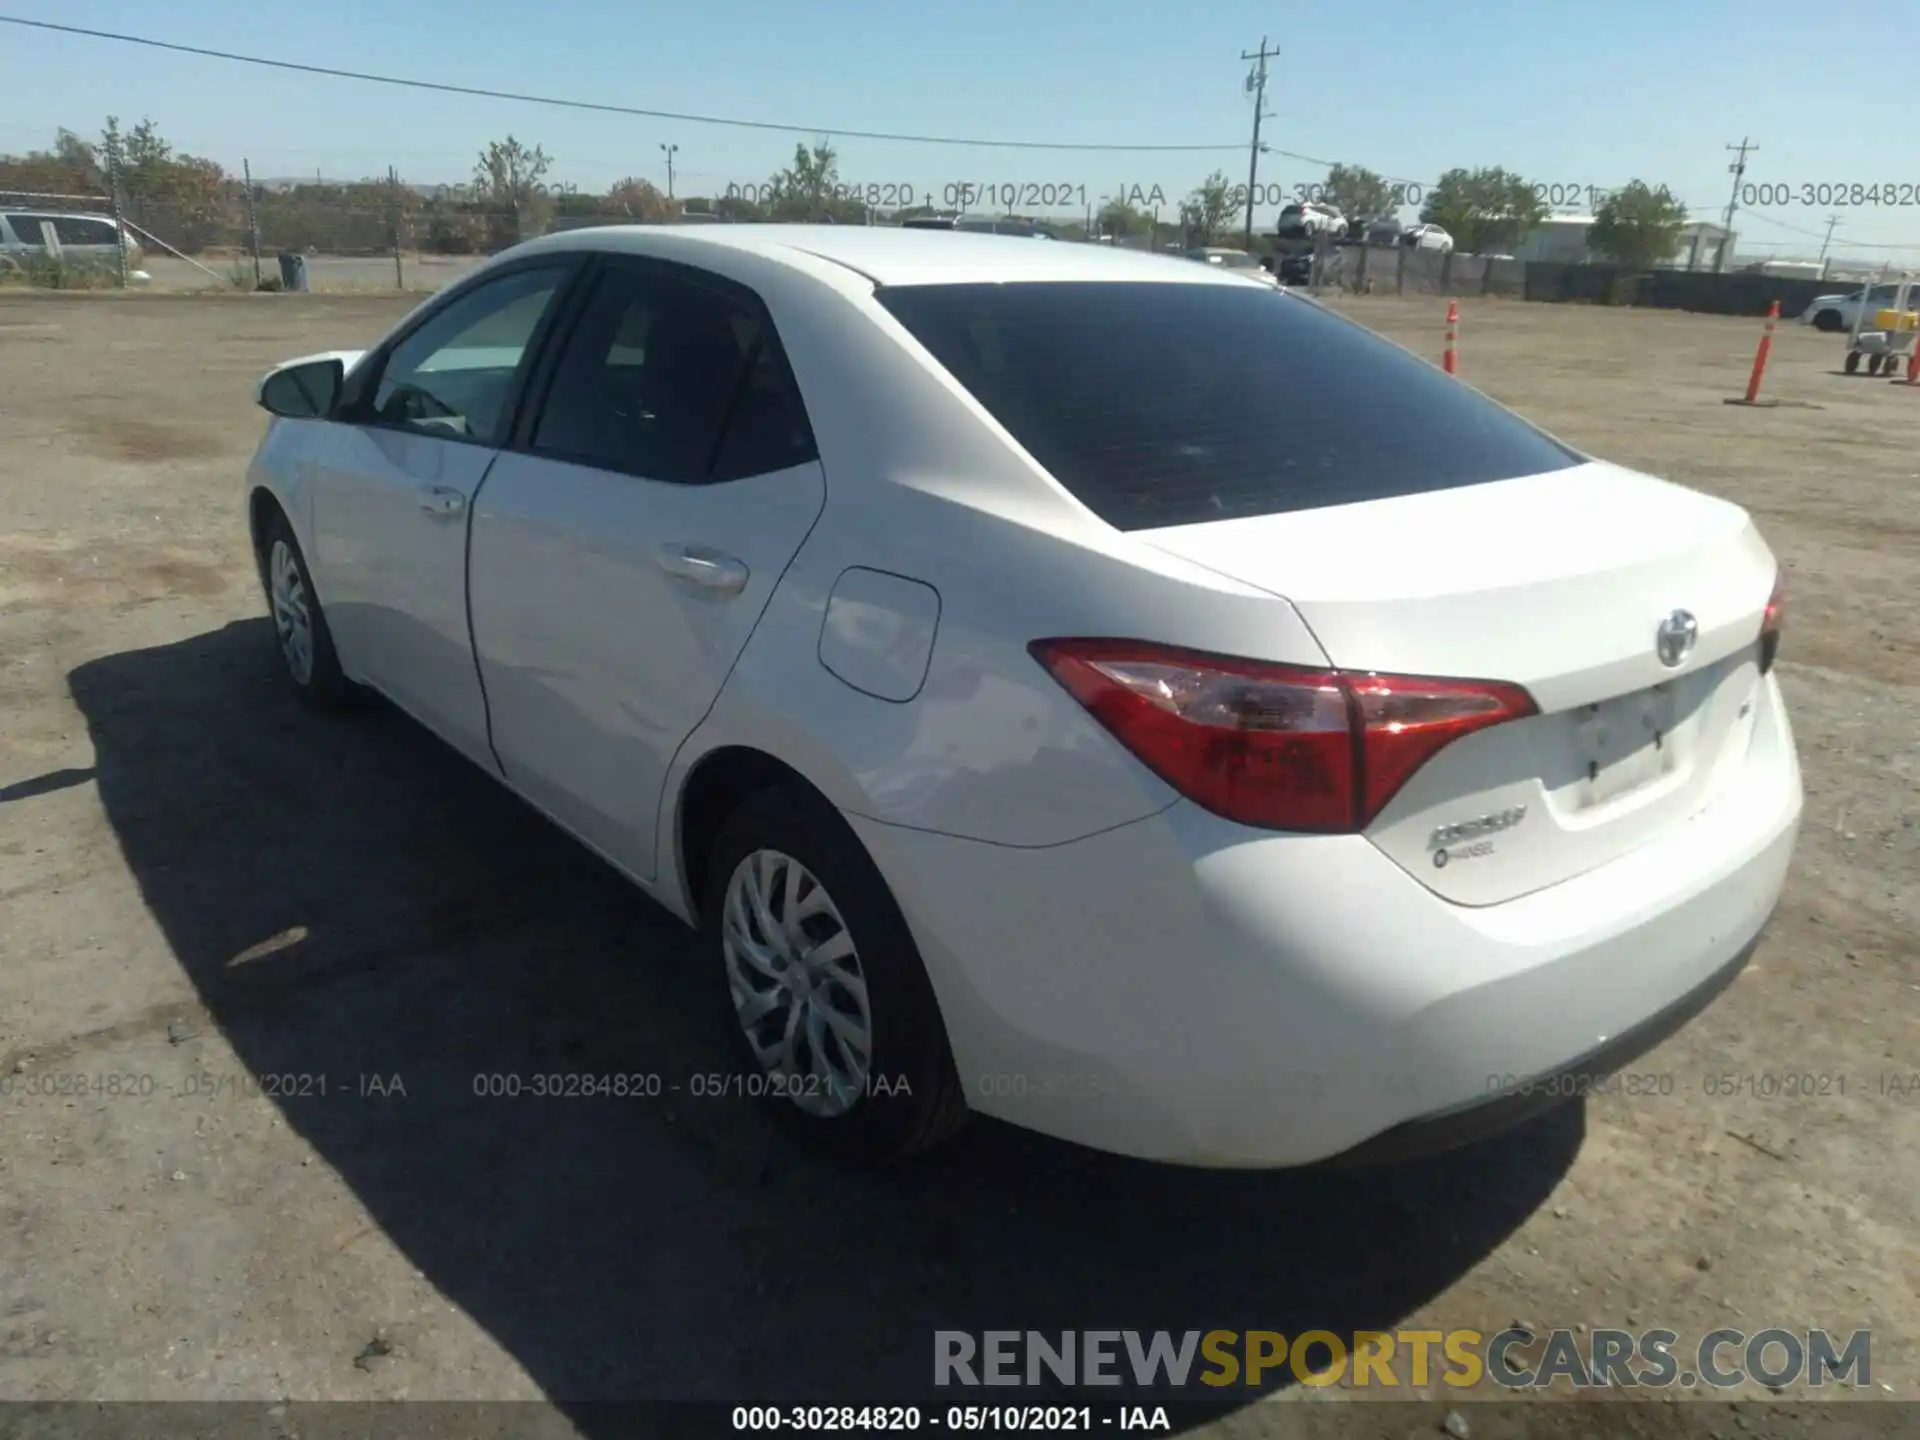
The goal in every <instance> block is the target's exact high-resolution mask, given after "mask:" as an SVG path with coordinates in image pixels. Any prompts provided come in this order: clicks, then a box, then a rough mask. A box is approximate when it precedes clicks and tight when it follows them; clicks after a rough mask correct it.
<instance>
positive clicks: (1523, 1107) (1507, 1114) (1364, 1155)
mask: <svg viewBox="0 0 1920 1440" xmlns="http://www.w3.org/2000/svg"><path fill="white" fill-rule="evenodd" d="M1759 947H1760V936H1758V935H1756V936H1754V938H1753V939H1751V940H1749V941H1748V942H1747V943H1746V944H1745V945H1744V946H1742V947H1741V948H1740V950H1739V951H1738V953H1736V954H1735V955H1734V957H1733V959H1731V960H1729V961H1728V962H1727V963H1726V964H1725V965H1723V966H1721V967H1720V968H1719V969H1718V970H1716V971H1714V972H1713V974H1711V975H1709V976H1708V977H1707V978H1706V979H1705V980H1704V981H1703V982H1701V983H1700V984H1699V985H1698V986H1696V987H1695V988H1694V989H1692V990H1690V991H1688V992H1687V993H1686V994H1685V995H1683V996H1681V997H1680V998H1679V999H1678V1000H1677V1001H1675V1002H1674V1003H1673V1004H1672V1005H1669V1006H1668V1007H1667V1008H1666V1009H1665V1010H1662V1011H1660V1012H1659V1013H1658V1014H1656V1015H1652V1016H1649V1017H1648V1018H1647V1019H1645V1020H1643V1021H1641V1022H1640V1024H1638V1025H1636V1026H1634V1027H1633V1028H1632V1029H1631V1030H1628V1031H1627V1032H1626V1033H1625V1034H1622V1035H1619V1036H1616V1037H1615V1038H1614V1039H1613V1040H1611V1041H1609V1042H1607V1043H1606V1044H1605V1045H1602V1046H1600V1047H1599V1048H1598V1049H1595V1050H1590V1051H1588V1052H1587V1053H1586V1054H1585V1055H1582V1056H1580V1057H1578V1058H1577V1059H1574V1060H1570V1061H1568V1062H1567V1063H1566V1064H1565V1065H1562V1066H1560V1067H1559V1068H1557V1069H1555V1070H1553V1071H1551V1072H1548V1073H1546V1074H1542V1075H1530V1076H1527V1077H1526V1078H1524V1079H1520V1080H1514V1081H1507V1080H1506V1079H1505V1077H1502V1081H1501V1085H1500V1090H1499V1093H1498V1094H1496V1095H1495V1096H1494V1097H1493V1098H1492V1099H1490V1100H1470V1101H1468V1102H1467V1103H1466V1104H1464V1105H1459V1106H1456V1107H1454V1108H1452V1109H1450V1110H1442V1111H1440V1112H1438V1113H1437V1114H1432V1115H1422V1116H1420V1117H1419V1118H1418V1119H1414V1120H1403V1121H1401V1122H1400V1124H1398V1125H1396V1126H1394V1127H1393V1128H1392V1129H1391V1130H1386V1131H1383V1132H1381V1133H1380V1134H1378V1135H1376V1136H1374V1137H1373V1138H1372V1139H1371V1140H1366V1141H1362V1142H1361V1143H1360V1144H1358V1145H1356V1146H1354V1147H1353V1148H1352V1149H1350V1150H1343V1151H1341V1152H1340V1153H1339V1154H1338V1155H1334V1156H1331V1157H1330V1158H1329V1159H1327V1160H1326V1161H1325V1162H1324V1163H1325V1164H1326V1165H1327V1166H1328V1167H1329V1168H1335V1167H1340V1168H1344V1167H1348V1166H1354V1167H1359V1166H1367V1165H1388V1164H1397V1163H1399V1162H1401V1161H1404V1160H1418V1159H1420V1158H1422V1157H1424V1156H1428V1155H1439V1154H1444V1153H1445V1152H1446V1151H1449V1150H1457V1149H1459V1148H1460V1147H1461V1146H1463V1145H1471V1144H1472V1143H1473V1142H1474V1141H1476V1140H1484V1139H1486V1138H1487V1137H1489V1136H1492V1135H1498V1134H1500V1133H1502V1132H1503V1131H1506V1130H1511V1129H1513V1128H1514V1127H1515V1126H1517V1125H1523V1124H1525V1123H1526V1122H1527V1121H1529V1120H1532V1119H1534V1118H1536V1117H1537V1116H1540V1115H1544V1114H1546V1113H1547V1112H1549V1111H1551V1110H1555V1109H1558V1108H1559V1107H1560V1106H1562V1105H1564V1104H1566V1103H1567V1102H1568V1101H1569V1100H1573V1099H1579V1098H1582V1097H1583V1096H1585V1095H1587V1094H1590V1093H1592V1092H1593V1091H1594V1089H1595V1087H1596V1086H1597V1085H1599V1084H1600V1083H1601V1082H1603V1081H1605V1080H1606V1079H1608V1078H1609V1077H1611V1076H1614V1075H1617V1074H1618V1073H1619V1072H1620V1071H1622V1070H1624V1069H1625V1068H1626V1067H1627V1066H1628V1065H1631V1064H1632V1063H1633V1062H1634V1061H1636V1060H1638V1059H1639V1058H1640V1057H1641V1056H1643V1055H1645V1054H1646V1053H1647V1052H1648V1051H1650V1050H1652V1049H1654V1048H1655V1047H1656V1046H1658V1045H1659V1044H1660V1043H1661V1042H1662V1041H1664V1040H1666V1039H1668V1038H1669V1037H1671V1036H1672V1035H1674V1034H1675V1033H1676V1032H1678V1031H1679V1030H1680V1029H1682V1028H1683V1027H1684V1026H1685V1025H1686V1024H1687V1022H1688V1021H1690V1020H1692V1019H1693V1018H1694V1016H1696V1015H1698V1014H1699V1013H1700V1012H1701V1011H1703V1010H1705V1009H1706V1008H1707V1007H1708V1006H1709V1005H1711V1004H1712V1003H1713V1002H1714V1001H1715V1000H1717V999H1719V997H1720V995H1721V993H1722V992H1723V991H1724V990H1726V988H1727V987H1728V986H1730V985H1731V984H1733V982H1734V981H1735V980H1737V979H1739V978H1740V972H1741V971H1743V970H1745V969H1746V968H1747V962H1748V961H1749V960H1751V959H1752V958H1753V952H1754V951H1755V950H1757V949H1758V948H1759Z"/></svg>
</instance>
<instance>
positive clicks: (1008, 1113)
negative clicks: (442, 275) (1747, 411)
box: [246, 225, 1801, 1166]
mask: <svg viewBox="0 0 1920 1440" xmlns="http://www.w3.org/2000/svg"><path fill="white" fill-rule="evenodd" d="M1222 356H1232V357H1233V363H1232V364H1227V365H1223V364H1222V363H1221V357H1222ZM260 400H261V402H262V404H263V405H264V406H265V407H266V408H267V409H268V410H269V411H270V412H272V414H273V415H274V417H275V418H274V419H273V420H272V422H271V423H270V425H269V427H268V430H267V433H266V436H265V438H264V439H263V440H262V442H261V445H260V448H259V452H258V455H257V457H256V458H255V460H254V462H253V465H252V467H251V470H250V472H249V474H248V477H247V481H246V515H247V518H248V523H249V525H250V528H251V534H252V539H253V545H254V550H255V553H256V555H257V556H258V559H259V566H260V573H261V577H262V580H263V582H264V585H265V588H266V592H267V597H268V601H269V604H270V608H271V611H272V614H273V617H274V622H275V625H276V628H277V631H278V635H279V641H280V649H281V651H282V653H283V655H284V658H285V664H286V668H287V671H288V674H289V675H290V677H291V682H292V684H293V685H294V687H296V688H297V690H298V691H299V693H300V694H301V695H302V696H304V697H306V698H307V699H309V700H310V701H312V702H315V703H318V704H323V705H325V704H333V703H336V702H339V701H341V700H343V699H345V698H347V697H348V696H349V695H350V694H351V693H352V691H353V690H354V688H355V687H357V686H364V687H367V688H368V689H370V690H373V691H377V692H379V693H380V694H382V695H384V696H386V697H387V698H388V699H389V700H391V701H392V702H393V703H395V704H396V705H398V706H400V707H401V708H403V709H404V710H406V711H408V712H410V713H411V714H412V715H413V716H414V717H416V718H417V719H418V720H419V721H420V722H421V723H423V724H424V725H426V726H428V727H430V728H431V729H432V730H434V731H436V732H437V733H438V734H439V735H440V736H441V737H443V738H444V739H445V740H446V742H447V743H449V744H450V745H452V746H454V747H455V748H457V749H459V750H460V751H462V752H464V753H465V754H466V755H467V756H468V757H469V758H470V759H471V760H472V761H473V762H474V763H475V764H476V765H478V766H479V767H481V768H482V769H483V770H485V771H486V772H487V773H488V774H490V775H492V776H493V777H494V778H495V779H497V780H499V781H501V782H502V783H504V784H506V785H507V786H509V787H511V789H513V790H514V791H515V792H517V793H518V794H519V795H521V796H523V797H524V798H525V799H526V800H527V801H528V802H530V803H531V804H533V805H534V806H536V807H538V808H539V809H540V810H542V811H544V812H545V813H546V814H547V815H548V816H550V817H551V818H552V819H553V820H554V821H555V822H556V823H557V824H559V825H561V826H563V827H564V828H565V829H566V830H568V831H570V832H571V833H572V834H573V835H575V836H577V837H578V838H579V839H580V840H581V841H582V842H584V843H585V844H586V845H588V846H590V847H592V848H593V849H594V850H596V851H598V852H599V853H600V854H601V855H602V856H604V857H605V858H606V859H607V861H608V862H609V863H611V864H612V865H614V866H615V867H617V868H618V869H619V870H621V871H622V872H623V873H625V874H626V875H627V876H628V877H630V878H631V879H632V881H633V882H634V883H635V884H636V885H638V886H640V887H641V888H642V889H643V890H645V891H646V892H647V893H648V894H650V895H652V896H653V897H655V898H656V899H657V900H658V901H659V902H660V903H661V904H662V905H664V906H665V907H667V908H668V909H669V910H671V911H672V912H673V913H674V914H675V915H676V916H678V917H679V918H681V919H682V920H684V921H686V922H687V923H688V924H689V925H692V926H697V927H698V928H699V930H700V932H701V934H702V936H703V941H702V943H703V945H704V946H705V947H706V951H707V955H708V960H709V965H710V974H711V979H712V984H713V987H714V991H713V1003H715V1004H716V1005H721V1006H724V1007H730V1013H731V1015H732V1017H733V1021H734V1022H735V1023H732V1025H731V1028H732V1030H733V1031H734V1033H736V1034H737V1035H738V1037H739V1046H740V1064H741V1065H742V1067H743V1073H745V1074H748V1075H750V1076H751V1077H753V1078H752V1080H750V1081H749V1082H746V1083H745V1084H744V1086H743V1088H745V1089H747V1090H748V1091H749V1092H753V1091H756V1090H757V1091H759V1092H763V1093H765V1094H767V1095H768V1096H769V1098H770V1103H771V1104H773V1105H774V1106H775V1107H776V1108H777V1109H778V1110H779V1112H780V1113H781V1114H782V1115H784V1116H786V1117H787V1118H788V1119H789V1120H790V1121H791V1123H792V1124H794V1125H795V1126H797V1127H799V1128H800V1130H801V1131H802V1132H803V1133H804V1134H806V1135H808V1136H810V1137H812V1138H813V1139H814V1140H816V1141H817V1142H819V1143H820V1144H822V1145H824V1146H827V1147H829V1148H831V1149H834V1150H836V1151H838V1152H840V1153H843V1154H849V1155H855V1156H860V1157H864V1158H871V1159H884V1158H891V1157H895V1156H899V1155H903V1154H906V1153H910V1152H912V1151H915V1150H918V1149H923V1148H925V1147H927V1146H929V1145H931V1144H933V1143H934V1142H936V1141H937V1140H939V1139H941V1138H942V1137H944V1136H945V1135H947V1134H948V1133H949V1132H950V1131H952V1130H953V1129H954V1128H955V1126H956V1125H957V1124H958V1123H959V1122H960V1121H961V1120H962V1119H963V1118H964V1117H965V1116H966V1115H967V1113H968V1112H969V1111H978V1112H982V1113H985V1114H988V1115H993V1116H998V1117H1000V1118H1002V1119H1005V1120H1008V1121H1012V1122H1014V1123H1017V1124H1019V1125H1023V1126H1027V1127H1030V1128H1032V1129H1035V1130H1038V1131H1043V1132H1046V1133H1048V1134H1051V1135H1055V1136H1061V1137H1065V1138H1067V1139H1070V1140H1074V1141H1079V1142H1082V1143H1085V1144H1088V1145H1093V1146H1098V1147H1103V1148H1106V1149H1109V1150H1114V1151H1119V1152H1124V1153H1126V1154H1130V1155H1136V1156H1144V1157H1150V1158H1156V1159H1161V1160H1168V1161H1179V1162H1186V1163H1192V1164H1202V1165H1220V1166H1229V1165H1232V1166H1241V1165H1246V1166H1285V1165H1297V1164H1302V1163H1308V1162H1315V1161H1320V1160H1324V1159H1329V1158H1332V1157H1340V1158H1342V1159H1343V1160H1358V1159H1368V1158H1386V1157H1391V1156H1397V1155H1407V1154H1414V1153H1419V1152H1421V1151H1423V1150H1432V1149H1434V1148H1437V1147H1445V1146H1449V1145H1453V1144H1457V1143H1460V1142H1462V1141H1464V1140H1466V1139H1468V1138H1470V1137H1472V1136H1474V1135H1476V1134H1480V1133H1484V1132H1486V1131H1489V1130H1492V1129H1495V1128H1498V1127H1500V1126H1502V1125H1505V1124H1510V1123H1512V1122H1513V1121H1514V1120H1516V1119H1518V1118H1520V1117H1522V1116H1524V1115H1525V1114H1528V1113H1530V1112H1531V1111H1533V1110H1537V1109H1539V1108H1542V1107H1544V1106H1547V1105H1550V1104H1553V1103H1556V1102H1557V1101H1558V1100H1559V1099H1561V1098H1563V1097H1565V1096H1566V1095H1567V1094H1569V1093H1575V1092H1577V1091H1578V1089H1579V1088H1580V1087H1581V1086H1582V1085H1584V1084H1585V1083H1587V1081H1586V1079H1585V1078H1584V1077H1591V1076H1599V1075H1602V1074H1605V1073H1607V1072H1609V1071H1612V1070H1614V1069H1616V1068H1617V1067H1619V1066H1620V1065H1622V1064H1623V1063H1624V1062H1626V1061H1627V1060H1629V1059H1631V1058H1633V1057H1634V1056H1636V1055H1638V1054H1639V1053H1641V1052H1642V1051H1644V1050H1645V1049H1646V1048H1648V1047H1649V1046H1651V1045H1652V1044H1654V1043H1655V1042H1656V1041H1657V1040H1658V1039H1659V1038H1661V1036H1663V1035H1664V1034H1666V1033H1667V1032H1669V1031H1670V1030H1671V1029H1672V1028H1673V1027H1675V1026H1676V1025H1678V1024H1679V1023H1681V1022H1682V1021H1684V1020H1685V1019H1686V1018H1687V1017H1688V1016H1689V1015H1690V1014H1692V1013H1693V1012H1694V1011H1696V1010H1697V1009H1698V1008H1699V1007H1700V1006H1702V1005H1704V1004H1705V1003H1706V1002H1707V1000H1709V999H1710V998H1711V997H1712V996H1713V995H1714V994H1715V993H1716V992H1717V991H1718V990H1719V989H1721V988H1722V987H1724V986H1725V985H1726V984H1727V983H1728V982H1729V981H1730V980H1731V979H1732V978H1733V977H1734V976H1735V974H1736V973H1737V972H1738V970H1739V969H1740V967H1741V965H1742V964H1743V963H1744V961H1745V959H1746V957H1747V956H1748V954H1749V952H1750V951H1751V950H1752V948H1753V946H1754V944H1755V942H1756V938H1757V937H1758V935H1759V934H1760V931H1761V928H1762V926H1763V925H1764V923H1765V922H1766V920H1767V918H1768V916H1769V914H1770V912H1771V911H1772V910H1773V908H1774V905H1775V902H1776V899H1777V897H1778V896H1779V894H1780V890H1781V886H1782V883H1783V881H1784V878H1785V876H1786V873H1787V867H1788V861H1789V859H1790V857H1791V855H1792V852H1793V848H1794V842H1795V836H1796V832H1797V829H1798V822H1799V817H1800V808H1801V786H1800V773H1799V768H1798V764H1797V761H1796V758H1795V752H1794V745H1793V738H1792V734H1791V731H1790V729H1789V726H1788V721H1787V716H1786V712H1785V710H1784V709H1783V707H1782V702H1781V694H1780V689H1779V686H1778V681H1777V678H1776V676H1775V675H1774V674H1773V664H1774V657H1775V651H1776V649H1777V646H1778V643H1779V635H1780V620H1781V608H1780V606H1781V592H1780V589H1779V585H1778V571H1777V567H1776V564H1775V560H1774V557H1773V555H1772V554H1771V553H1770V552H1769V550H1768V548H1767V546H1766V544H1765V543H1764V541H1763V540H1762V539H1761V537H1760V535H1759V534H1758V533H1757V531H1756V530H1755V528H1754V526H1753V523H1752V521H1751V520H1750V519H1749V518H1748V516H1747V514H1746V513H1745V512H1744V511H1742V510H1741V509H1739V508H1738V507H1736V506H1734V505H1732V504H1729V503H1727V502H1726V501H1723V500H1718V499H1712V498H1709V497H1707V496H1705V495H1701V494H1697V493H1694V492H1692V491H1689V490H1685V489H1682V488H1680V487H1678V486H1675V485H1671V484H1667V483H1665V482H1663V481H1660V480H1657V479H1653V478H1650V477H1647V476H1644V475H1640V474H1636V473H1633V472H1630V471H1627V470H1624V469H1619V468H1616V467H1614V466H1611V465H1608V464H1606V463H1604V462H1601V461H1597V460H1593V459H1590V458H1588V457H1586V456H1584V455H1581V454H1579V453H1577V452H1575V451H1574V450H1572V449H1571V448H1569V447H1568V446H1566V445H1564V444H1562V443H1561V442H1559V441H1557V440H1555V439H1553V438H1551V437H1550V436H1548V435H1546V434H1543V433H1542V432H1540V431H1539V430H1537V429H1535V428H1533V427H1532V426H1531V425H1529V424H1527V423H1526V422H1525V421H1522V420H1520V419H1519V418H1517V417H1515V416H1514V415H1513V414H1511V413H1510V412H1508V411H1506V410H1504V409H1502V408H1501V407H1500V406H1498V405H1496V404H1494V403H1493V402H1492V401H1490V400H1488V399H1487V398H1485V397H1484V396H1482V395H1481V394H1479V393H1478V392H1477V391H1475V390H1473V389H1471V388H1469V387H1468V386H1466V385H1464V384H1461V383H1459V382H1458V381H1456V380H1454V379H1453V378H1451V377H1449V376H1447V375H1445V374H1443V373H1442V372H1441V371H1440V370H1439V369H1438V368H1437V367H1436V366H1434V365H1432V364H1430V363H1428V362H1427V361H1425V360H1422V359H1419V358H1417V357H1415V356H1413V355H1412V354H1410V353H1408V352H1407V351H1405V350H1402V349H1400V348H1399V347H1398V346H1395V345H1393V344H1390V343H1389V342H1387V341H1385V340H1382V339H1379V338H1377V337H1375V336H1374V335H1372V334H1370V333H1369V332H1367V331H1366V330H1364V329H1362V328H1360V327H1359V326H1357V325H1355V324H1353V323H1351V322H1349V321H1347V320H1345V319H1343V318H1340V317H1339V316H1337V315H1334V314H1332V313H1330V312H1329V311H1326V310H1324V309H1322V308H1321V307H1319V306H1317V305H1316V304H1314V303H1313V302H1311V301H1309V300H1306V299H1303V298H1301V297H1299V296H1296V295H1293V294H1289V293H1286V292H1281V291H1276V290H1275V289H1273V288H1272V287H1271V286H1270V285H1266V284H1263V283H1260V282H1258V281H1254V280H1250V279H1247V278H1243V277H1241V276H1237V275H1235V274H1232V273H1230V272H1228V271H1225V270H1223V269H1221V268H1219V267H1215V266H1211V265H1195V264H1192V263H1189V262H1184V261H1181V260H1179V259H1177V258H1170V257H1157V256H1149V255H1142V254H1136V253H1131V252H1127V251H1124V250H1106V249H1102V248H1099V247H1094V246H1078V245H1034V244H1031V243H1029V242H1027V241H1024V240H1019V239H1008V238H999V237H993V236H976V235H966V234H930V233H922V232H916V231H910V230H897V229H896V230H889V229H883V228H878V227H874V228H869V227H865V226H843V227H826V226H821V227H791V228H790V227H778V226H768V227H758V226H748V225H738V226H711V227H706V226H700V227H695V226H688V227H683V228H681V227H652V226H649V227H638V226H635V227H622V228H613V229H604V230H578V231H572V232H570V233H567V234H563V235H556V236H552V237H549V238H546V239H542V240H536V241H533V242H531V243H530V244H526V245H523V246H520V247H519V248H517V249H515V250H512V251H509V252H508V253H506V254H505V255H502V256H500V257H498V258H497V259H495V260H493V261H492V262H490V263H488V264H486V265H484V266H482V267H481V268H480V269H478V270H476V271H475V272H473V273H472V274H470V275H469V276H466V277H463V278H462V279H461V280H460V281H458V282H457V283H456V284H454V285H453V286H452V287H451V288H449V289H448V290H446V291H443V292H442V293H441V294H439V295H437V296H435V297H434V298H432V299H431V300H429V301H427V302H426V303H425V304H424V305H423V306H422V307H421V308H420V309H418V310H417V311H416V312H415V313H414V314H413V315H411V316H410V317H408V318H407V319H406V320H405V321H403V322H402V323H401V324H400V325H399V327H398V328H397V329H395V330H394V331H393V332H392V333H391V334H389V335H388V336H387V337H386V338H385V339H383V340H382V341H380V342H379V344H378V345H376V346H375V347H374V348H373V349H372V350H370V351H367V352H366V353H364V354H356V353H351V352H346V353H338V352H337V353H333V354H329V355H324V356H318V357H311V358H308V359H306V360H303V361H298V362H289V363H288V364H286V365H284V366H281V367H280V368H278V369H277V370H276V371H274V372H273V373H272V374H270V375H269V376H268V377H267V378H266V379H265V380H263V382H262V384H261V388H260ZM1250 402H1251V403H1250Z"/></svg>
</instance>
